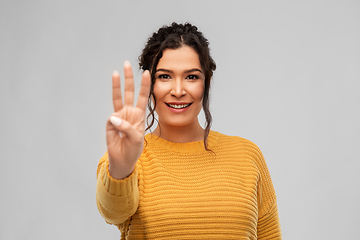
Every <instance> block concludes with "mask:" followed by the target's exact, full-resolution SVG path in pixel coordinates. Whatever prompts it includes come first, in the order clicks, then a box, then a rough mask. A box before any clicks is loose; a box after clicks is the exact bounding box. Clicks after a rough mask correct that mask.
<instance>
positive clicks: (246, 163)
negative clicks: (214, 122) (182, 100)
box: [96, 131, 281, 240]
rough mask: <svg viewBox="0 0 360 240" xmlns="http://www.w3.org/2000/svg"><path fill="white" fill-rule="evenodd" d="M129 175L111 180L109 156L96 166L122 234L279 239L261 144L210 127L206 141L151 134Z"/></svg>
mask: <svg viewBox="0 0 360 240" xmlns="http://www.w3.org/2000/svg"><path fill="white" fill-rule="evenodd" d="M145 139H146V142H145V147H144V150H143V153H142V155H141V157H140V159H139V160H138V162H137V165H136V168H135V170H134V172H133V173H132V174H131V175H130V176H129V177H128V178H126V179H123V180H116V179H113V178H112V177H111V176H110V174H109V171H108V155H107V153H105V155H104V156H103V157H102V158H101V159H100V162H99V165H98V169H97V177H98V178H97V179H98V181H97V189H96V201H97V207H98V209H99V212H100V214H101V215H102V216H103V217H104V219H105V220H106V222H107V223H109V224H114V225H116V226H117V227H118V228H119V230H120V232H121V239H237V240H238V239H281V231H280V223H279V218H278V211H277V204H276V196H275V191H274V187H273V184H272V182H271V178H270V174H269V171H268V168H267V166H266V163H265V160H264V158H263V155H262V153H261V151H260V150H259V148H258V147H257V146H256V145H255V144H254V143H252V142H250V141H249V140H246V139H243V138H240V137H232V136H226V135H224V134H221V133H218V132H215V131H210V134H209V138H208V145H209V148H210V149H211V150H212V151H206V150H205V149H204V144H203V141H199V142H189V143H174V142H169V141H166V140H164V139H162V138H159V137H157V136H155V135H152V134H147V135H146V136H145Z"/></svg>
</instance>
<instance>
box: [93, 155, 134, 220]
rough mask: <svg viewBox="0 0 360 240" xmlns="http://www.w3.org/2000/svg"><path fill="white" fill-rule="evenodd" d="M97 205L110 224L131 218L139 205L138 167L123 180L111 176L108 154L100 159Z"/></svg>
mask: <svg viewBox="0 0 360 240" xmlns="http://www.w3.org/2000/svg"><path fill="white" fill-rule="evenodd" d="M96 174H97V185H96V204H97V208H98V210H99V212H100V214H101V215H102V216H103V218H104V219H105V221H106V222H107V223H109V224H114V225H117V224H121V223H123V222H124V221H125V220H126V219H128V218H129V217H131V216H132V215H133V214H134V213H135V212H136V210H137V208H138V205H139V188H138V182H137V167H136V168H135V170H134V171H133V173H132V174H131V175H130V176H129V177H127V178H125V179H122V180H117V179H114V178H112V177H111V176H110V174H109V161H108V154H107V153H105V155H104V156H103V157H102V158H101V159H100V161H99V164H98V168H97V173H96Z"/></svg>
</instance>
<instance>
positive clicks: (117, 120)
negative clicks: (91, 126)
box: [110, 116, 122, 126]
mask: <svg viewBox="0 0 360 240" xmlns="http://www.w3.org/2000/svg"><path fill="white" fill-rule="evenodd" d="M110 122H111V123H112V124H113V125H114V126H120V125H121V123H122V120H121V119H120V118H118V117H115V116H111V117H110Z"/></svg>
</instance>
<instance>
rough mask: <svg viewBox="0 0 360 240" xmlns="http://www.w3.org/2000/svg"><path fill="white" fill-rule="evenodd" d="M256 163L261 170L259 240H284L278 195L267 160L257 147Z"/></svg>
mask: <svg viewBox="0 0 360 240" xmlns="http://www.w3.org/2000/svg"><path fill="white" fill-rule="evenodd" d="M255 161H256V165H257V167H258V170H259V174H260V176H259V180H258V193H257V195H258V196H257V201H258V224H257V235H258V239H259V240H260V239H282V236H281V229H280V220H279V215H278V209H277V202H276V195H275V189H274V186H273V183H272V181H271V177H270V173H269V170H268V167H267V165H266V162H265V159H264V157H263V155H262V153H261V151H260V149H259V148H258V147H257V146H256V148H255Z"/></svg>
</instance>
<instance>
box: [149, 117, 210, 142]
mask: <svg viewBox="0 0 360 240" xmlns="http://www.w3.org/2000/svg"><path fill="white" fill-rule="evenodd" d="M204 131H205V130H204V129H203V128H202V127H201V126H200V123H199V122H198V121H195V122H194V123H192V124H189V125H186V126H171V125H167V124H163V123H161V121H159V124H158V126H157V127H156V129H155V130H154V132H153V134H154V135H156V136H158V137H161V138H162V139H165V140H167V141H170V142H177V143H186V142H197V141H202V140H204Z"/></svg>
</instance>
